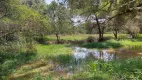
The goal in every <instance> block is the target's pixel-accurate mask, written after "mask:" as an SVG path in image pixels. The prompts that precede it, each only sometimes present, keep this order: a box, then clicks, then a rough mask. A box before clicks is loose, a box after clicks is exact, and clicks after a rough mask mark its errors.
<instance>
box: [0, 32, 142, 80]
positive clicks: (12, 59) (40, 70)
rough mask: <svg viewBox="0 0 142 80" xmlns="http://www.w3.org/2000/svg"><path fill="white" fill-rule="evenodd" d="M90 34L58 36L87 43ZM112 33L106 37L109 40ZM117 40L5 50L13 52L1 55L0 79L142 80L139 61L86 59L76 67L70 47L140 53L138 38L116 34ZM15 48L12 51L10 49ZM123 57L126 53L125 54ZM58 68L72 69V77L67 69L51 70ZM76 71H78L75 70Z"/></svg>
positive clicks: (49, 37) (35, 45)
mask: <svg viewBox="0 0 142 80" xmlns="http://www.w3.org/2000/svg"><path fill="white" fill-rule="evenodd" d="M89 36H90V35H87V34H85V35H83V34H80V35H66V36H61V39H64V40H86V39H87V38H88V37H89ZM91 36H94V37H97V35H91ZM110 36H112V34H105V37H110ZM119 38H121V39H118V40H115V39H109V40H106V41H104V42H91V43H88V42H85V43H82V44H79V45H78V44H77V45H76V44H75V45H74V44H47V45H43V44H34V45H33V46H34V50H33V51H32V52H34V53H30V50H32V49H30V50H29V51H26V52H24V51H25V50H24V47H23V48H21V49H22V50H21V51H22V52H20V51H19V52H15V51H16V49H15V48H16V47H12V49H11V47H10V48H7V49H6V48H5V49H6V50H8V51H9V50H10V49H11V50H13V52H12V53H8V52H7V53H5V52H6V51H3V52H1V53H0V60H1V62H0V76H2V78H3V79H10V80H21V79H22V80H67V79H69V80H78V79H81V80H82V79H84V80H94V79H96V80H120V79H124V80H129V79H136V80H141V79H142V77H141V73H142V68H141V67H142V64H141V61H142V58H132V59H128V60H120V61H109V62H104V61H99V60H90V59H89V60H86V61H85V62H84V63H81V64H80V66H76V62H75V60H74V59H73V57H72V55H71V54H72V46H81V47H86V48H96V49H103V48H113V49H117V48H125V49H128V50H136V51H139V52H141V49H142V42H141V36H140V37H139V38H136V39H126V38H127V35H119ZM48 39H49V41H50V40H51V41H52V40H53V41H54V40H56V38H55V37H53V36H48ZM13 48H14V49H13ZM124 54H125V53H124ZM57 65H62V66H67V65H72V66H74V67H73V68H72V69H71V70H73V71H74V74H72V75H71V76H68V75H67V74H68V73H66V72H67V71H68V70H70V68H66V67H65V71H63V72H60V71H59V72H58V71H57V72H55V71H53V70H54V68H56V66H57ZM76 68H77V69H76Z"/></svg>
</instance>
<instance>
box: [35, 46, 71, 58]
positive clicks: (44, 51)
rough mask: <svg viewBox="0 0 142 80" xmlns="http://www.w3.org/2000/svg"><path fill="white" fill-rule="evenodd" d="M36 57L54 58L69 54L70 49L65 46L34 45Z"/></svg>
mask: <svg viewBox="0 0 142 80" xmlns="http://www.w3.org/2000/svg"><path fill="white" fill-rule="evenodd" d="M36 49H37V56H38V57H40V58H47V57H49V56H50V57H54V56H58V55H62V54H71V53H72V49H71V47H68V45H66V44H51V45H41V44H37V45H36Z"/></svg>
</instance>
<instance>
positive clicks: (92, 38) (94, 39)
mask: <svg viewBox="0 0 142 80" xmlns="http://www.w3.org/2000/svg"><path fill="white" fill-rule="evenodd" d="M86 41H87V42H89V43H90V42H95V41H96V38H95V37H93V36H89V37H88V38H87V39H86Z"/></svg>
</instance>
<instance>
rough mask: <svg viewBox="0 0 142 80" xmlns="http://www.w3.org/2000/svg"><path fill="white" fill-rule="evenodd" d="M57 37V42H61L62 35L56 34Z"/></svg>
mask: <svg viewBox="0 0 142 80" xmlns="http://www.w3.org/2000/svg"><path fill="white" fill-rule="evenodd" d="M56 38H57V44H59V43H60V36H59V34H56Z"/></svg>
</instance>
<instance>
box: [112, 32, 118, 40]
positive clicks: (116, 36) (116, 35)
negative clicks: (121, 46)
mask: <svg viewBox="0 0 142 80" xmlns="http://www.w3.org/2000/svg"><path fill="white" fill-rule="evenodd" d="M113 34H114V37H115V39H118V31H114V32H113Z"/></svg>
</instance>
